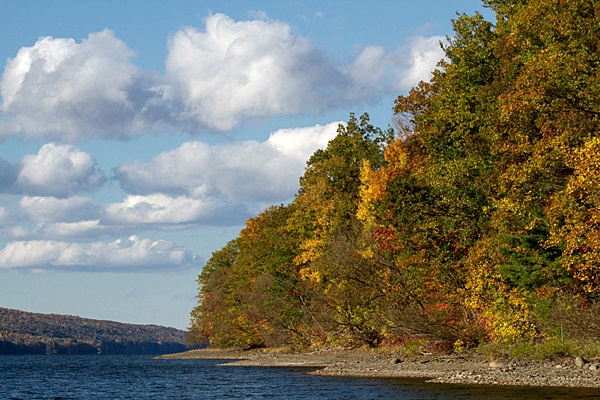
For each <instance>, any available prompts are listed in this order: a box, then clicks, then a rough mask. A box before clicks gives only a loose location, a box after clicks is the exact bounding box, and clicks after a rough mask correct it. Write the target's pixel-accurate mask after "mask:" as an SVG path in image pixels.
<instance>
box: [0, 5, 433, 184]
mask: <svg viewBox="0 0 600 400" xmlns="http://www.w3.org/2000/svg"><path fill="white" fill-rule="evenodd" d="M253 17H254V18H255V19H253V20H249V21H234V20H232V19H231V18H229V17H228V16H226V15H224V14H214V15H209V16H208V17H207V18H206V20H205V26H204V27H203V29H198V28H195V27H187V28H184V29H181V30H180V31H178V32H176V33H175V34H174V35H173V36H172V37H171V38H170V39H169V41H168V57H167V59H166V61H165V66H166V70H165V76H160V75H159V74H158V73H157V72H155V71H144V70H142V69H140V68H138V67H137V66H136V65H134V64H133V62H132V60H133V57H134V55H135V53H134V51H133V50H132V49H130V48H129V47H128V46H127V45H126V44H125V43H123V42H122V41H121V40H119V39H118V38H117V37H115V35H114V33H113V32H112V31H110V30H104V31H102V32H97V33H91V34H89V36H88V37H87V38H86V39H83V40H82V41H81V42H79V43H78V42H76V41H75V40H73V39H69V38H52V37H44V38H41V39H39V40H38V41H37V42H36V43H35V44H34V45H33V46H31V47H23V48H21V49H20V50H19V52H18V53H17V54H16V56H15V57H14V58H13V59H10V60H9V61H8V63H7V64H6V68H5V70H4V73H3V75H2V80H1V82H0V94H1V95H2V99H3V102H2V106H1V110H2V111H1V114H0V138H2V137H3V136H4V137H8V136H14V135H24V136H29V137H34V136H50V137H52V138H57V139H60V140H64V141H73V140H84V139H89V138H92V137H104V138H121V139H122V138H131V137H135V136H139V135H142V134H145V133H148V132H157V131H158V130H159V128H161V129H167V130H168V129H178V130H179V129H185V130H187V131H189V132H191V133H200V132H203V131H205V130H207V129H208V130H217V131H224V130H230V129H232V128H234V127H236V126H238V125H239V124H240V123H243V122H244V121H246V120H259V121H262V120H264V119H269V118H272V117H274V116H279V115H296V114H300V113H319V112H322V111H323V110H330V109H340V108H349V107H356V106H358V105H363V104H365V103H372V102H376V101H378V100H379V99H381V98H382V97H383V96H385V95H388V94H390V93H393V92H396V91H398V90H406V89H408V88H410V87H411V86H413V85H415V84H416V83H418V81H419V80H421V79H427V78H428V77H429V73H430V72H431V71H432V70H433V69H434V67H435V64H436V63H437V61H439V59H441V58H442V57H443V52H442V50H441V49H440V48H439V45H438V42H439V41H440V39H441V38H440V37H431V38H424V37H417V38H413V40H412V42H411V43H410V44H409V45H406V46H402V47H400V48H399V49H398V50H396V51H393V52H390V51H388V50H386V49H384V48H382V47H378V46H366V47H364V48H363V49H362V50H361V51H360V52H359V54H358V55H357V57H356V58H355V59H354V60H351V61H350V62H348V63H347V64H346V65H336V64H334V63H333V62H332V60H330V59H329V58H328V57H327V56H326V55H325V54H323V53H322V52H321V51H320V50H319V49H317V48H316V47H315V46H314V45H313V44H312V43H311V42H310V40H309V39H307V38H305V37H302V36H300V35H297V34H294V33H293V31H292V29H291V27H290V25H288V24H286V23H284V22H281V21H276V20H271V19H269V18H268V17H267V15H266V14H264V13H261V12H256V13H255V14H253ZM0 178H1V177H0ZM0 180H1V179H0ZM0 184H1V182H0Z"/></svg>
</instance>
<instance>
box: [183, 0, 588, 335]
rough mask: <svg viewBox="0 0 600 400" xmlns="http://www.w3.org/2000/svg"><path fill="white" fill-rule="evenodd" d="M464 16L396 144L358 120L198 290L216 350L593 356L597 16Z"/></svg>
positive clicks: (221, 256) (224, 253)
mask: <svg viewBox="0 0 600 400" xmlns="http://www.w3.org/2000/svg"><path fill="white" fill-rule="evenodd" d="M484 5H485V6H486V7H489V8H490V9H491V10H492V11H494V12H495V15H496V21H495V22H490V21H487V20H485V19H484V18H483V17H482V15H480V14H475V15H473V16H468V15H459V16H458V17H457V18H456V19H455V20H454V21H453V26H454V32H455V33H454V36H453V37H451V38H448V40H449V42H448V44H447V45H446V46H445V52H446V57H447V58H446V60H445V61H442V62H440V64H439V68H438V69H437V70H436V71H435V73H434V76H433V78H432V80H431V81H430V82H421V83H420V84H419V85H418V86H417V87H415V88H413V89H412V90H411V91H410V93H409V94H408V95H406V96H399V97H398V98H397V100H396V102H395V105H394V112H395V115H396V117H397V120H396V128H397V132H396V133H393V132H392V131H391V130H381V129H379V128H375V127H373V126H371V125H370V124H369V118H368V116H367V115H363V116H362V117H360V118H356V117H355V116H354V115H352V114H351V116H350V120H349V121H348V124H347V126H340V127H339V129H338V135H337V136H336V137H335V138H334V139H333V140H331V141H330V143H329V145H328V147H327V148H326V149H324V150H318V151H317V152H315V154H313V155H312V157H311V158H310V160H309V161H308V163H307V167H306V170H305V173H304V176H303V177H302V178H301V180H300V189H299V191H298V193H297V195H296V197H295V199H294V200H293V202H292V203H291V204H289V205H281V206H276V207H271V208H268V209H267V210H265V211H264V212H263V213H262V214H260V215H259V216H258V217H256V218H252V219H250V220H248V221H247V223H246V227H245V228H244V229H243V230H242V231H241V232H240V234H239V236H238V237H237V238H236V239H235V240H232V241H231V242H229V243H228V244H227V245H226V246H225V247H223V248H222V249H220V250H218V251H216V252H214V253H213V255H212V257H211V258H210V260H209V261H208V262H207V264H206V265H205V267H204V269H203V271H202V273H201V274H200V275H199V278H198V283H199V285H200V286H199V296H198V298H199V302H198V305H197V307H196V308H194V310H193V311H192V326H191V330H192V331H193V332H194V333H195V335H196V336H197V337H198V338H200V339H207V340H209V341H210V343H211V345H213V346H219V347H227V346H246V347H260V346H281V345H295V346H319V345H328V346H351V345H370V346H381V345H386V344H394V343H398V342H402V341H403V340H406V338H410V337H414V336H422V337H428V338H430V339H431V340H432V341H438V342H439V343H444V344H448V345H449V346H452V345H454V346H468V345H476V344H478V343H481V342H484V341H490V340H492V341H496V342H514V341H519V340H531V341H533V340H541V339H547V338H552V337H556V336H558V335H561V337H564V336H571V337H577V338H582V339H595V338H596V336H597V335H598V332H600V331H598V326H600V308H599V303H598V294H599V290H600V289H599V288H600V287H599V284H600V270H599V268H600V137H599V136H600V130H599V128H600V74H599V71H600V70H599V67H600V3H598V2H596V1H588V0H572V1H568V2H566V1H562V0H487V1H484Z"/></svg>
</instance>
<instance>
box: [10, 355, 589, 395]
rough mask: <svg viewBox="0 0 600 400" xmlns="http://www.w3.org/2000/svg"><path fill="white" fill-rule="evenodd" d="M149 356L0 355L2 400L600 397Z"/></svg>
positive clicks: (584, 392)
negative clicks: (347, 375) (360, 376)
mask: <svg viewBox="0 0 600 400" xmlns="http://www.w3.org/2000/svg"><path fill="white" fill-rule="evenodd" d="M219 363H221V362H220V361H215V360H156V359H152V358H151V357H149V356H109V355H107V356H0V399H443V400H446V399H482V400H491V399H594V398H597V399H600V390H598V389H569V388H521V387H484V386H454V385H439V384H428V383H425V382H423V381H420V380H406V379H370V378H369V379H362V378H338V377H323V376H312V375H307V372H308V371H309V370H307V369H301V368H262V367H232V366H218V365H217V364H219Z"/></svg>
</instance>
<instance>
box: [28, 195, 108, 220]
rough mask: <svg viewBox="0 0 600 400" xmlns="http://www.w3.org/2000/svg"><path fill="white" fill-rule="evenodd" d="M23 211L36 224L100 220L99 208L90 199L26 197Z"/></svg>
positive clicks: (78, 197)
mask: <svg viewBox="0 0 600 400" xmlns="http://www.w3.org/2000/svg"><path fill="white" fill-rule="evenodd" d="M19 206H20V209H21V211H23V213H25V214H26V215H27V216H28V217H29V219H31V220H32V221H34V222H78V221H82V220H92V219H98V218H100V215H101V212H100V209H99V206H98V205H97V204H95V203H94V202H93V201H92V199H90V198H88V197H80V196H73V197H69V198H65V199H59V198H55V197H45V196H24V197H23V198H21V200H20V202H19Z"/></svg>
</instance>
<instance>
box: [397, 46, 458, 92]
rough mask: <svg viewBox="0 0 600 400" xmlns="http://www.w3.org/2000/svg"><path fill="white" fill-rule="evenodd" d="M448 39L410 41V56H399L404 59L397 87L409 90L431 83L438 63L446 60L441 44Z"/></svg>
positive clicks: (398, 75)
mask: <svg viewBox="0 0 600 400" xmlns="http://www.w3.org/2000/svg"><path fill="white" fill-rule="evenodd" d="M445 41H446V39H445V38H444V37H441V36H432V37H420V36H419V37H414V38H412V39H411V41H410V47H409V49H410V53H409V54H410V56H408V57H407V56H405V55H398V56H396V58H398V59H403V60H404V62H402V64H403V68H402V69H401V70H400V71H401V72H400V73H398V74H396V86H397V87H398V88H401V89H404V90H406V89H409V88H411V87H413V86H415V85H416V84H418V83H419V82H420V81H426V82H427V81H429V80H430V79H431V73H432V72H433V70H434V69H435V66H436V65H437V63H438V62H439V61H440V60H442V59H444V58H445V54H444V50H443V49H442V47H441V46H440V43H443V42H445Z"/></svg>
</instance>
